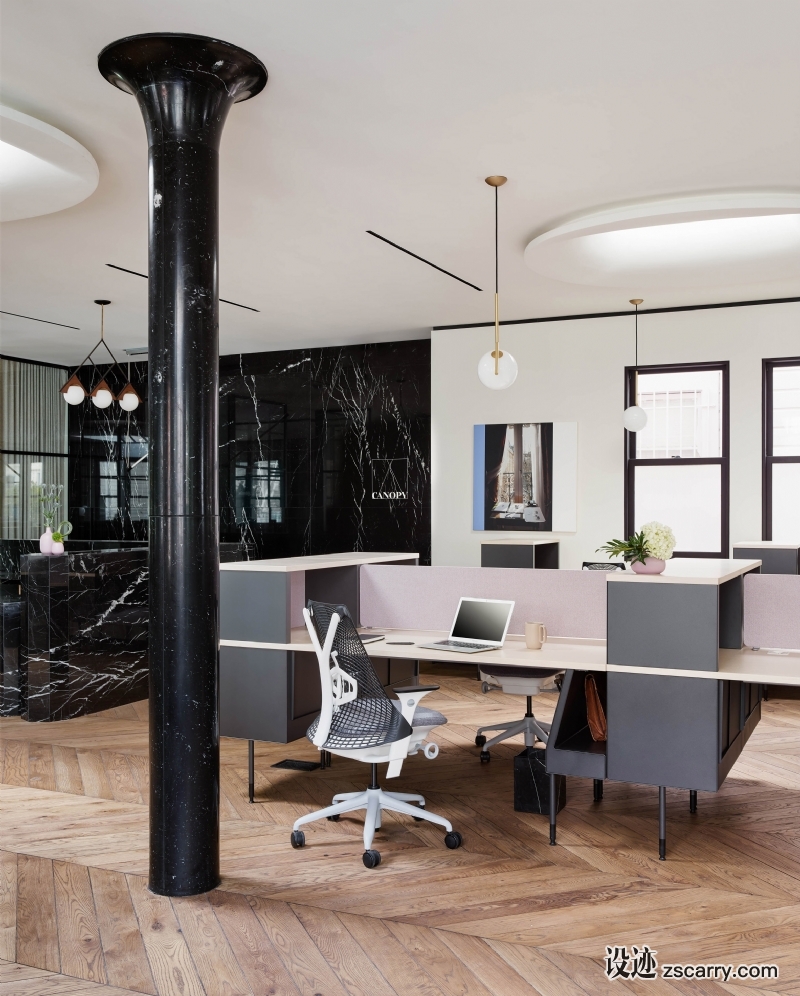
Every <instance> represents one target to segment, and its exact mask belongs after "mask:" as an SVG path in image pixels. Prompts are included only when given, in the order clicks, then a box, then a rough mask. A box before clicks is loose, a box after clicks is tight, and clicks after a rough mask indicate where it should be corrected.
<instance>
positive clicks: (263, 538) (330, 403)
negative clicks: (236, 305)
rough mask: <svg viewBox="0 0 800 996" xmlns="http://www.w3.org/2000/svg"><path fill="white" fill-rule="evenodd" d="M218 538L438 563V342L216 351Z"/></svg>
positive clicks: (259, 547) (273, 553)
mask: <svg viewBox="0 0 800 996" xmlns="http://www.w3.org/2000/svg"><path fill="white" fill-rule="evenodd" d="M220 512H221V533H222V539H224V540H228V541H235V540H237V539H243V540H246V541H247V542H248V543H250V544H252V545H253V547H254V548H255V553H254V556H256V557H283V556H299V555H307V554H318V553H337V552H343V551H346V550H376V551H377V550H396V551H399V552H412V551H413V552H418V553H419V554H420V558H421V562H422V563H430V544H431V527H430V340H428V339H422V340H413V341H407V342H398V343H377V344H368V345H359V346H342V347H337V348H323V349H298V350H289V351H285V352H270V353H245V354H242V355H237V356H224V357H222V358H221V359H220Z"/></svg>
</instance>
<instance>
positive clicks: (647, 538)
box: [597, 522, 675, 574]
mask: <svg viewBox="0 0 800 996" xmlns="http://www.w3.org/2000/svg"><path fill="white" fill-rule="evenodd" d="M674 549H675V534H674V533H673V531H672V530H671V529H670V528H669V526H665V525H664V523H663V522H646V523H645V524H644V525H643V526H642V528H641V529H640V530H639V532H638V533H634V534H633V536H630V537H628V539H627V540H617V539H614V540H611V541H610V542H608V543H605V544H604V545H603V546H601V547H600V548H599V549H598V551H597V552H598V553H601V552H602V553H607V554H609V556H611V557H622V559H623V560H624V561H625V562H626V563H629V564H630V565H631V568H632V569H633V570H634V571H636V573H637V574H640V573H641V574H644V573H647V574H660V573H661V571H663V570H664V567H665V566H666V561H667V560H669V559H670V557H671V556H672V551H673V550H674Z"/></svg>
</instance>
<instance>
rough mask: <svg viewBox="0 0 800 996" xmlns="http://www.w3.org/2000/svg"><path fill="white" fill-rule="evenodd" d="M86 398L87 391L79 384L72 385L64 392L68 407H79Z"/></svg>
mask: <svg viewBox="0 0 800 996" xmlns="http://www.w3.org/2000/svg"><path fill="white" fill-rule="evenodd" d="M85 397H86V391H84V389H83V388H82V387H78V385H77V384H72V385H71V386H70V387H68V388H67V389H66V391H64V400H65V401H66V403H67V404H68V405H79V404H80V403H81V402H82V401H83V399H84V398H85Z"/></svg>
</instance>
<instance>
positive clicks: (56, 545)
mask: <svg viewBox="0 0 800 996" xmlns="http://www.w3.org/2000/svg"><path fill="white" fill-rule="evenodd" d="M63 552H64V544H63V543H62V542H61V540H53V546H52V549H51V550H50V555H51V556H52V557H60V556H61V554H62V553H63Z"/></svg>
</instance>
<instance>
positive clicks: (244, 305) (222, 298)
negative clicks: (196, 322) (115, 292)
mask: <svg viewBox="0 0 800 996" xmlns="http://www.w3.org/2000/svg"><path fill="white" fill-rule="evenodd" d="M106 266H110V267H111V269H112V270H121V271H122V272H123V273H131V274H132V275H133V276H134V277H144V279H145V280H149V279H150V278H149V277H148V276H147V274H146V273H138V272H137V271H136V270H127V269H126V268H125V267H124V266H116V265H115V264H114V263H106ZM219 300H220V304H232V305H233V306H234V308H244V310H245V311H255V313H256V314H257V315H260V314H261V312H260V311H259V310H258V308H251V307H250V305H249V304H238V303H237V302H236V301H228V300H226V299H225V298H224V297H221V298H220V299H219Z"/></svg>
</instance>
